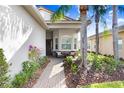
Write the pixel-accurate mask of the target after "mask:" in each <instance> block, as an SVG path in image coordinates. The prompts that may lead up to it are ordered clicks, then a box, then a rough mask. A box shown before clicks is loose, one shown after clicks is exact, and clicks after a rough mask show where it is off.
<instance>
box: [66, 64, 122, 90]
mask: <svg viewBox="0 0 124 93" xmlns="http://www.w3.org/2000/svg"><path fill="white" fill-rule="evenodd" d="M64 71H65V77H66V85H67V87H68V88H76V87H80V86H82V85H84V86H85V85H89V84H93V83H101V82H110V81H118V80H124V68H123V67H119V68H118V69H117V70H116V71H114V72H113V73H112V74H111V75H110V74H107V73H105V72H100V71H99V72H96V71H94V70H93V69H91V70H89V71H88V73H87V76H86V77H84V78H83V79H82V78H81V76H80V74H79V73H78V74H77V75H73V74H72V72H71V70H70V68H69V67H67V66H66V65H64Z"/></svg>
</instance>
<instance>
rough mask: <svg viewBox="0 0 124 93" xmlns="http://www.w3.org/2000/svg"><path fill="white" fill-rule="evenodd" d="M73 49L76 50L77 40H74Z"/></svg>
mask: <svg viewBox="0 0 124 93" xmlns="http://www.w3.org/2000/svg"><path fill="white" fill-rule="evenodd" d="M74 49H77V39H76V38H75V39H74Z"/></svg>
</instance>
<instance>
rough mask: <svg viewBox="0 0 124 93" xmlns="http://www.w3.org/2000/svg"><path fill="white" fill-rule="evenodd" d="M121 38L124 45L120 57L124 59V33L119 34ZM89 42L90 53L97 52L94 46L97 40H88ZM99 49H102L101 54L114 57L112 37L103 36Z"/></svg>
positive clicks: (100, 39)
mask: <svg viewBox="0 0 124 93" xmlns="http://www.w3.org/2000/svg"><path fill="white" fill-rule="evenodd" d="M119 38H121V39H122V40H123V45H122V49H120V50H119V57H123V58H124V52H123V51H124V31H123V32H119ZM88 42H90V45H91V46H90V49H89V50H90V51H95V48H94V45H95V38H92V39H88ZM99 42H100V43H99V48H100V50H99V51H100V53H102V54H111V55H113V39H112V35H108V36H106V37H104V36H101V37H100V38H99Z"/></svg>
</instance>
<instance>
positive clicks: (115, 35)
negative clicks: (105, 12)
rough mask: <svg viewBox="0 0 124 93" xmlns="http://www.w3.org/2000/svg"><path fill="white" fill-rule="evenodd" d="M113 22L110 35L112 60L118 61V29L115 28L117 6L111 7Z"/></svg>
mask: <svg viewBox="0 0 124 93" xmlns="http://www.w3.org/2000/svg"><path fill="white" fill-rule="evenodd" d="M112 9H113V21H112V35H113V52H114V59H115V60H117V61H118V60H119V52H118V27H117V6H116V5H113V6H112Z"/></svg>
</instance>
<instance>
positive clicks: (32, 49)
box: [28, 45, 41, 62]
mask: <svg viewBox="0 0 124 93" xmlns="http://www.w3.org/2000/svg"><path fill="white" fill-rule="evenodd" d="M40 54H41V50H40V49H39V48H37V47H36V46H33V45H29V52H28V57H29V59H30V60H32V61H34V62H38V60H39V58H40Z"/></svg>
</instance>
